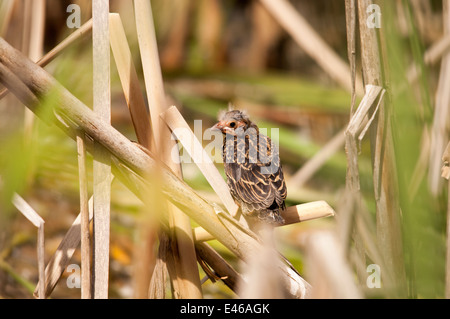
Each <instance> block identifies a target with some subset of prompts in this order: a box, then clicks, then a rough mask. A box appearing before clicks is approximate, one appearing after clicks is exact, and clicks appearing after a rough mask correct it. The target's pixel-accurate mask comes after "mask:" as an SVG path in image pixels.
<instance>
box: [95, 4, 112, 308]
mask: <svg viewBox="0 0 450 319" xmlns="http://www.w3.org/2000/svg"><path fill="white" fill-rule="evenodd" d="M92 21H93V25H92V43H93V62H94V63H93V74H94V80H93V84H94V86H93V94H94V106H93V110H94V112H95V113H96V114H97V115H98V116H99V118H101V120H102V121H104V122H105V123H110V122H111V87H110V44H109V43H110V41H109V38H110V37H109V1H108V0H94V1H93V2H92ZM93 163H94V175H93V177H94V181H93V192H94V194H93V195H94V256H93V257H94V258H93V262H94V268H93V273H94V298H96V299H106V298H108V281H109V242H110V202H111V184H110V181H111V179H110V175H111V164H110V158H109V153H108V152H107V151H106V150H104V149H103V147H102V146H101V145H100V144H97V143H96V145H95V146H94V162H93Z"/></svg>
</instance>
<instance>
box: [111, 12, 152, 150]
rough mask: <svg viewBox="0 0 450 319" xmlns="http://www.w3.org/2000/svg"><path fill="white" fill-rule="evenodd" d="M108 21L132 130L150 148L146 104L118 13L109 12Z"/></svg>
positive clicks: (142, 143)
mask: <svg viewBox="0 0 450 319" xmlns="http://www.w3.org/2000/svg"><path fill="white" fill-rule="evenodd" d="M109 23H110V30H111V49H112V52H113V55H114V60H115V62H116V66H117V71H118V73H119V77H120V82H121V83H122V88H123V92H124V94H125V100H126V101H127V105H128V109H129V110H130V115H131V120H132V121H133V127H134V130H135V132H136V136H137V139H138V141H139V144H141V145H142V146H144V147H146V148H148V149H151V145H152V144H154V142H153V143H150V140H151V139H152V138H153V135H152V134H151V127H150V119H149V115H148V112H147V106H146V105H145V101H144V96H143V95H142V91H141V86H140V84H139V78H138V76H137V72H136V67H135V66H134V63H133V58H132V56H131V51H130V47H129V46H128V41H127V38H126V35H125V30H124V28H123V24H122V20H121V19H120V15H119V14H117V13H110V14H109Z"/></svg>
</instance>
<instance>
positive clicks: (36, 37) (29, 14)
mask: <svg viewBox="0 0 450 319" xmlns="http://www.w3.org/2000/svg"><path fill="white" fill-rule="evenodd" d="M45 3H46V0H34V1H26V2H25V13H24V15H25V18H24V30H23V31H24V37H23V41H24V45H23V48H24V50H26V51H24V52H28V57H29V58H30V59H31V60H32V61H37V60H38V59H39V58H40V57H42V55H43V51H44V35H45V33H44V27H45ZM25 41H27V43H25ZM34 119H35V115H34V114H33V112H31V111H29V110H26V111H25V122H24V130H25V139H26V140H27V141H28V140H29V139H30V138H31V135H32V131H33V126H34Z"/></svg>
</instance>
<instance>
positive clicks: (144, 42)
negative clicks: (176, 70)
mask: <svg viewBox="0 0 450 319" xmlns="http://www.w3.org/2000/svg"><path fill="white" fill-rule="evenodd" d="M134 8H135V20H136V31H137V36H138V42H139V49H140V53H141V60H142V68H143V73H144V79H145V88H146V91H147V99H148V104H149V107H150V114H151V120H152V128H153V134H154V137H155V142H156V145H155V146H156V147H155V148H154V149H155V150H157V153H156V154H158V155H159V157H160V159H161V161H162V162H163V163H164V164H166V165H167V166H168V167H169V168H170V169H171V170H172V171H173V172H174V173H175V174H176V176H177V177H178V178H182V172H181V166H180V164H177V163H175V161H174V160H173V158H172V156H173V154H172V150H173V148H174V147H177V145H176V142H175V141H174V140H172V138H171V132H170V129H169V128H168V127H167V125H165V124H164V122H163V121H162V120H161V118H160V116H159V115H160V114H161V113H163V112H164V111H165V110H166V109H167V108H168V105H167V101H166V97H165V91H164V84H163V80H162V73H161V66H160V63H159V53H158V46H157V42H156V33H155V27H154V23H153V14H152V8H151V4H150V2H149V1H146V0H135V1H134ZM150 149H151V150H152V148H150ZM167 206H168V212H169V213H168V214H169V216H170V218H169V223H170V228H171V232H172V233H173V235H174V236H175V243H176V245H177V248H176V249H171V253H172V254H173V255H174V261H175V265H174V269H175V271H176V274H173V275H172V276H171V279H172V283H174V285H175V287H174V288H175V289H174V290H175V292H174V295H175V297H176V298H202V290H201V285H200V278H199V273H198V267H197V259H196V254H195V247H194V239H193V234H192V228H191V224H190V220H189V217H188V216H187V215H186V214H184V213H183V211H181V210H180V209H179V208H177V207H175V206H174V205H172V204H171V203H167Z"/></svg>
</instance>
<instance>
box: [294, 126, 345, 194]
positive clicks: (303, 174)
mask: <svg viewBox="0 0 450 319" xmlns="http://www.w3.org/2000/svg"><path fill="white" fill-rule="evenodd" d="M344 133H345V128H344V129H342V130H340V131H339V132H338V133H337V134H336V135H335V136H334V137H333V138H332V139H331V140H330V141H329V142H328V143H326V144H325V145H324V146H323V147H322V148H321V149H320V151H319V152H317V153H316V154H315V155H314V156H313V157H312V158H310V159H309V160H308V161H307V162H306V163H305V164H304V165H303V166H302V167H301V168H300V169H299V170H298V171H297V172H295V174H294V175H292V177H291V178H290V179H289V183H290V184H295V186H296V187H298V188H300V187H302V186H303V185H305V183H306V182H307V181H308V180H309V179H310V178H311V177H312V176H313V175H314V174H315V173H316V172H317V171H318V170H319V169H320V168H321V167H322V166H323V165H324V164H325V163H326V161H327V160H328V159H329V158H330V157H331V156H333V155H334V154H335V153H336V152H338V151H339V150H341V148H342V146H343V145H344V142H345V134H344Z"/></svg>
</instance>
